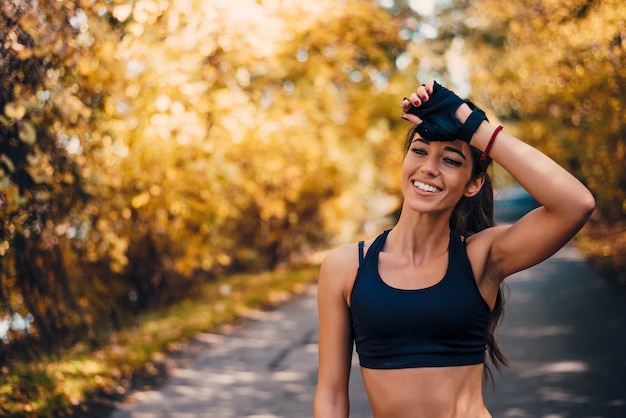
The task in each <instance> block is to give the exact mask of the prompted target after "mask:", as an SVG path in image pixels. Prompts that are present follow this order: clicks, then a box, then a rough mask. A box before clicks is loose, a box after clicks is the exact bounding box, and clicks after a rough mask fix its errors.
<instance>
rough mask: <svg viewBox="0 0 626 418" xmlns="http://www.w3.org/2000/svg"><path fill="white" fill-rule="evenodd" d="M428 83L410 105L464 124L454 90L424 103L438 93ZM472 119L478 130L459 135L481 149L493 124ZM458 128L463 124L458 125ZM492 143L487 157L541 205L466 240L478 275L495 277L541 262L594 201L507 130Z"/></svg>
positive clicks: (464, 108) (451, 126)
mask: <svg viewBox="0 0 626 418" xmlns="http://www.w3.org/2000/svg"><path fill="white" fill-rule="evenodd" d="M433 86H434V82H430V83H429V84H427V85H423V86H420V87H419V88H418V89H417V91H416V92H415V93H413V94H411V96H410V97H409V100H410V102H411V104H413V106H416V107H420V106H421V107H423V108H425V109H426V110H425V114H428V112H431V113H430V114H431V116H432V115H433V114H434V119H433V120H434V121H435V123H438V121H442V122H441V123H439V124H440V125H441V126H444V127H447V128H448V132H450V131H452V132H453V131H454V130H455V129H459V128H458V127H457V126H456V124H458V123H459V122H460V123H461V124H464V125H463V126H464V127H465V126H469V125H471V124H470V123H466V121H467V122H469V121H470V120H469V119H468V118H469V117H470V114H472V110H471V109H470V108H469V106H468V105H467V104H461V105H460V106H458V105H455V104H454V103H457V102H456V101H455V100H458V97H456V96H454V95H453V94H452V96H454V97H452V96H450V94H449V93H444V94H448V96H446V97H448V99H449V100H448V102H445V103H444V105H442V104H441V99H440V98H439V99H437V100H436V101H437V102H438V106H439V107H436V106H434V105H432V106H429V104H426V103H428V101H429V100H430V96H431V95H433V94H440V93H439V90H437V91H436V92H435V93H433V88H434V87H433ZM442 91H445V89H443V90H442ZM433 101H435V99H433ZM449 103H452V105H453V106H455V107H456V106H458V107H456V111H455V112H454V116H455V119H457V120H458V122H455V121H452V122H450V118H448V119H446V117H445V112H446V111H447V110H446V109H444V111H442V110H440V109H441V108H442V107H445V105H449ZM403 108H404V109H405V111H408V110H409V104H408V103H406V102H403ZM448 109H449V106H448ZM422 112H424V111H422ZM442 115H443V117H442ZM474 116H476V114H474ZM405 119H407V120H409V121H411V122H413V123H415V124H416V125H420V124H421V123H422V120H421V119H420V118H419V117H416V116H415V115H406V117H405ZM476 121H477V119H476V118H473V120H472V123H473V124H474V126H477V129H476V130H475V131H474V132H473V134H472V135H471V138H465V139H464V140H465V141H469V143H470V145H472V146H474V147H476V148H478V149H480V150H483V151H484V150H485V149H486V148H487V146H488V144H489V143H490V140H491V139H492V137H493V135H494V132H495V130H496V127H495V126H494V125H492V124H490V123H489V122H487V121H486V120H484V121H482V122H480V119H478V122H479V123H478V124H476ZM431 125H432V124H431ZM425 126H426V125H425ZM435 128H437V127H435ZM462 131H463V129H459V130H458V132H462ZM465 131H467V130H465ZM444 133H445V132H444ZM491 142H492V144H491V147H490V149H489V156H490V157H492V158H493V159H494V160H495V161H496V162H498V163H499V164H500V165H501V166H502V167H503V168H504V169H506V170H507V171H508V172H509V173H510V174H511V175H512V176H513V177H514V178H515V180H517V181H518V182H519V183H520V185H521V186H522V187H524V188H525V189H526V190H527V191H528V192H529V193H530V194H531V195H532V196H533V197H534V198H535V199H536V200H537V202H539V204H540V205H541V206H540V207H539V208H537V209H535V210H533V211H531V212H530V213H528V214H527V215H525V216H524V217H522V218H521V219H520V220H518V221H517V222H515V223H514V224H513V225H503V226H498V227H495V228H489V229H487V230H484V231H481V232H480V233H477V234H475V235H474V236H472V237H471V238H470V240H468V252H469V251H470V250H469V246H470V245H471V246H473V247H478V248H480V250H479V251H478V252H479V253H481V254H482V256H481V262H480V264H481V265H482V266H483V267H482V268H481V269H479V270H480V271H479V274H480V276H481V277H484V278H488V279H490V280H493V281H496V282H498V281H500V280H502V279H504V278H505V277H507V276H509V275H511V274H513V273H515V272H517V271H520V270H523V269H525V268H528V267H530V266H533V265H535V264H537V263H540V262H541V261H543V260H545V259H547V258H548V257H550V256H551V255H552V254H554V253H555V252H556V251H557V250H558V249H560V248H561V247H562V246H564V245H565V244H566V243H567V242H568V241H569V240H570V239H571V238H572V237H573V236H574V235H575V234H576V232H578V231H579V230H580V228H581V227H582V226H583V225H584V224H585V222H586V221H587V220H588V218H589V216H590V215H591V213H592V211H593V209H594V207H595V201H594V198H593V195H592V194H591V192H590V191H589V190H588V189H587V188H586V187H585V186H584V185H583V184H582V183H581V182H580V181H578V180H577V179H576V178H575V177H574V176H573V175H571V174H570V173H569V172H567V171H566V170H565V169H564V168H562V167H561V166H559V165H558V164H557V163H556V162H554V161H553V160H552V159H550V158H549V157H548V156H546V155H545V154H543V153H542V152H540V151H539V150H537V149H535V148H533V147H531V146H530V145H528V144H526V143H524V142H522V141H521V140H519V139H517V138H515V137H514V136H512V135H511V134H510V133H509V132H507V130H506V129H504V130H503V131H500V132H499V133H497V135H496V136H495V139H494V140H493V141H491Z"/></svg>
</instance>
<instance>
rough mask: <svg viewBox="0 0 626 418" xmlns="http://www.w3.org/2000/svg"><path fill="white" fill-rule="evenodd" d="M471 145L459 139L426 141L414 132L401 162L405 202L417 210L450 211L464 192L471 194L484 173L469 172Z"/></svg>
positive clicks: (470, 168)
mask: <svg viewBox="0 0 626 418" xmlns="http://www.w3.org/2000/svg"><path fill="white" fill-rule="evenodd" d="M472 166H473V162H472V154H471V150H470V146H469V145H468V144H467V143H465V142H463V141H461V140H456V141H454V142H449V141H446V142H440V141H433V142H428V141H426V140H424V139H422V138H421V137H420V136H419V135H417V134H416V135H415V136H414V137H413V140H412V142H411V144H410V146H409V149H408V151H407V153H406V155H405V157H404V162H403V164H402V193H403V195H404V201H405V205H407V204H408V206H409V207H410V208H412V209H413V210H415V211H417V212H423V213H426V212H442V211H443V212H446V211H449V212H450V213H451V212H452V210H453V209H454V207H455V206H456V204H457V203H458V202H459V200H461V198H462V197H463V196H467V197H470V196H473V195H475V194H476V193H478V191H480V187H481V186H482V184H483V180H484V178H483V176H479V177H478V178H477V179H475V180H473V181H470V180H471V176H472Z"/></svg>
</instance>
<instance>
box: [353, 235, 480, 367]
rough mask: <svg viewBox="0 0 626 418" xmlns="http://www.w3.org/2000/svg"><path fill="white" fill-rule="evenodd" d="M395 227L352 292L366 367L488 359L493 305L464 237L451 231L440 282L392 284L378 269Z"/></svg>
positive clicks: (371, 253) (375, 246)
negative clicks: (425, 285) (476, 276)
mask: <svg viewBox="0 0 626 418" xmlns="http://www.w3.org/2000/svg"><path fill="white" fill-rule="evenodd" d="M388 233H389V231H385V232H383V233H382V234H381V235H379V236H378V237H377V238H376V239H375V240H374V242H373V243H372V245H371V246H370V248H369V250H368V251H367V255H366V256H365V258H363V244H362V243H359V269H358V272H357V276H356V280H355V282H354V286H353V288H352V293H351V296H350V316H351V320H352V330H353V335H354V341H355V344H356V350H357V353H358V355H359V361H360V364H361V366H362V367H366V368H371V369H402V368H413V367H442V366H461V365H471V364H480V363H483V362H484V358H485V347H486V344H487V336H488V326H489V320H490V318H491V310H490V308H489V306H488V305H487V303H486V302H485V300H484V299H483V298H482V295H481V294H480V291H479V290H478V286H477V285H476V281H475V279H474V274H473V272H472V267H471V265H470V262H469V259H468V257H467V251H466V249H465V245H464V244H463V242H462V241H461V238H460V237H459V236H458V235H457V234H455V233H451V234H450V244H449V247H448V269H447V272H446V274H445V276H444V277H443V279H442V280H441V281H440V282H438V283H437V284H435V285H433V286H431V287H428V288H425V289H417V290H403V289H397V288H394V287H391V286H389V285H388V284H387V283H385V282H384V281H383V279H382V278H381V276H380V273H379V271H378V254H379V253H380V251H381V249H382V248H383V245H384V243H385V240H386V238H387V234H388Z"/></svg>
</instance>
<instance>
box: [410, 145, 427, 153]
mask: <svg viewBox="0 0 626 418" xmlns="http://www.w3.org/2000/svg"><path fill="white" fill-rule="evenodd" d="M411 151H413V152H414V153H415V154H417V155H428V153H427V152H426V150H425V149H423V148H417V147H416V148H411Z"/></svg>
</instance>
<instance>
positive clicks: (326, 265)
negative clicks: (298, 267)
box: [318, 243, 368, 301]
mask: <svg viewBox="0 0 626 418" xmlns="http://www.w3.org/2000/svg"><path fill="white" fill-rule="evenodd" d="M367 245H368V243H366V245H365V248H367ZM358 268H359V248H358V244H357V243H352V244H344V245H342V246H340V247H337V248H335V249H333V250H331V251H330V252H329V253H328V254H327V255H326V257H324V261H322V265H321V268H320V275H319V281H318V286H319V288H320V290H328V291H330V292H332V293H335V294H338V293H340V294H341V295H342V297H343V299H344V300H346V301H347V300H349V298H348V295H349V294H350V291H351V290H352V286H353V285H354V280H355V278H356V273H357V270H358Z"/></svg>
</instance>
